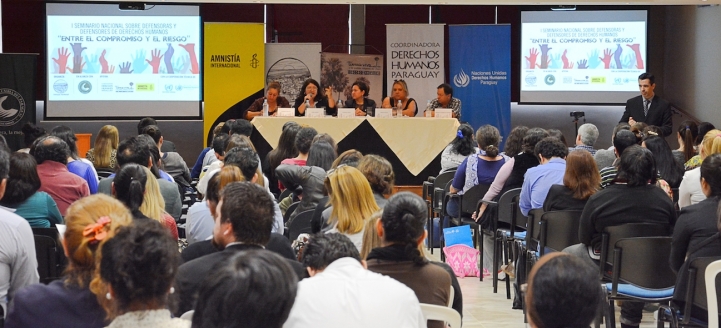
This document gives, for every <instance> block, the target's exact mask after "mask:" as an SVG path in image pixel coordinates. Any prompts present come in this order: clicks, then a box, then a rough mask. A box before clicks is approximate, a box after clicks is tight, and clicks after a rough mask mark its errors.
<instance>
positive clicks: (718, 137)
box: [678, 130, 721, 208]
mask: <svg viewBox="0 0 721 328" xmlns="http://www.w3.org/2000/svg"><path fill="white" fill-rule="evenodd" d="M720 153H721V130H711V131H709V132H706V134H705V135H704V136H703V141H701V144H700V145H699V156H700V157H701V163H703V160H704V159H705V158H706V157H709V156H711V155H713V154H720ZM678 195H679V196H678V207H680V208H682V207H686V206H689V205H693V204H696V203H698V202H700V201H702V200H704V199H706V195H704V193H703V190H702V189H701V167H697V168H695V169H692V170H689V171H686V173H685V174H684V175H683V180H681V185H680V186H679V187H678Z"/></svg>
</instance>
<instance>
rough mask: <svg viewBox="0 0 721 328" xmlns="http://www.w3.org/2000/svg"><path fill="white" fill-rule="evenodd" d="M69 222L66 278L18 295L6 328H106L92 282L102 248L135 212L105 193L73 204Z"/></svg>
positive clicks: (128, 223)
mask: <svg viewBox="0 0 721 328" xmlns="http://www.w3.org/2000/svg"><path fill="white" fill-rule="evenodd" d="M65 221H66V223H67V226H66V229H65V233H64V235H63V238H62V239H61V240H62V243H63V249H64V250H65V256H66V257H67V258H68V268H67V269H66V270H65V274H64V278H63V279H62V280H55V281H53V282H51V283H50V284H48V285H43V284H35V285H32V286H29V287H27V288H24V289H22V290H21V291H20V292H19V293H17V294H16V295H15V298H14V299H13V306H12V307H11V308H10V312H9V313H8V318H7V322H6V323H5V328H12V327H68V328H72V327H89V328H92V327H98V328H100V327H105V326H107V324H108V322H106V321H105V316H106V314H105V310H103V308H102V307H101V306H100V304H99V303H98V298H97V297H96V296H95V294H93V293H92V292H91V291H90V282H91V281H92V280H93V279H94V278H95V277H96V271H95V267H96V264H97V263H96V259H98V258H99V255H98V253H99V252H98V250H99V249H100V248H101V247H102V245H103V244H104V243H105V242H107V241H108V240H109V239H111V238H113V236H114V235H115V232H116V231H117V230H118V229H119V228H120V227H124V226H128V225H130V224H131V222H132V217H131V216H130V212H128V209H127V208H125V206H123V204H121V203H120V202H119V201H117V200H115V199H112V198H111V197H109V196H106V195H103V194H100V195H93V196H89V197H85V198H83V199H81V200H78V201H77V202H75V203H73V205H71V206H70V207H69V208H68V215H67V216H66V217H65ZM102 296H103V297H104V296H105V295H102Z"/></svg>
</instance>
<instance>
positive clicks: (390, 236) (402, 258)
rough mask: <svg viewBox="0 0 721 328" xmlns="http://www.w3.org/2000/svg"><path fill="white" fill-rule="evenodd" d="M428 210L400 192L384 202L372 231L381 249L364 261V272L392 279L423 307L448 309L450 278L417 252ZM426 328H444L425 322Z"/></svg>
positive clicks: (415, 196)
mask: <svg viewBox="0 0 721 328" xmlns="http://www.w3.org/2000/svg"><path fill="white" fill-rule="evenodd" d="M427 216H428V209H427V206H426V202H425V201H424V200H423V199H422V198H421V197H419V196H418V195H415V194H412V193H410V192H400V193H397V194H395V195H393V196H391V198H389V199H388V204H386V206H385V208H384V209H383V215H382V216H381V218H380V220H378V223H376V229H377V231H378V236H379V237H380V238H381V247H379V248H374V249H373V250H372V251H371V252H370V254H368V257H367V259H366V261H367V263H368V270H370V271H373V272H377V273H380V274H383V275H386V276H389V277H391V278H393V279H396V280H398V281H400V282H402V283H403V284H405V285H406V286H408V287H409V288H410V289H412V290H413V291H414V292H415V293H416V296H417V297H418V301H420V302H421V303H424V304H434V305H441V306H448V301H449V299H450V295H449V294H450V289H451V276H450V274H448V272H447V271H446V270H444V269H443V268H441V267H440V266H437V265H433V264H430V262H428V260H427V259H426V258H425V257H424V256H423V254H421V252H420V251H419V250H418V245H419V244H421V243H423V240H425V238H426V236H427V235H428V233H427V232H426V231H425V225H426V218H427ZM428 327H433V328H435V327H444V325H443V323H442V322H439V321H429V322H428Z"/></svg>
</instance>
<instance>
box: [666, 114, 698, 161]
mask: <svg viewBox="0 0 721 328" xmlns="http://www.w3.org/2000/svg"><path fill="white" fill-rule="evenodd" d="M697 137H698V125H696V122H694V121H691V120H686V121H683V122H681V125H679V126H678V131H677V133H676V140H677V141H678V149H674V150H672V151H671V152H672V153H673V158H674V159H676V161H677V162H679V164H681V166H683V165H684V163H686V162H687V161H689V160H690V159H691V157H694V156H696V147H695V144H694V142H695V141H696V138H697Z"/></svg>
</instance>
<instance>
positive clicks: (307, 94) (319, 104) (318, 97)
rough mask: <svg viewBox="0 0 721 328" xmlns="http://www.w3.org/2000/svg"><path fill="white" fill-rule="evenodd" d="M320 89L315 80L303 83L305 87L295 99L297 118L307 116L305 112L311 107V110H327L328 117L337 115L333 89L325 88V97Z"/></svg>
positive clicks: (301, 88)
mask: <svg viewBox="0 0 721 328" xmlns="http://www.w3.org/2000/svg"><path fill="white" fill-rule="evenodd" d="M320 91H321V89H320V84H318V81H316V80H313V79H307V80H305V82H303V86H302V87H300V92H299V93H298V98H295V105H294V106H293V107H295V116H305V110H306V109H307V108H308V106H309V105H310V108H325V109H326V111H325V112H326V114H327V115H333V116H335V114H336V108H335V100H333V88H331V87H327V88H325V95H323V94H322V93H321V92H320Z"/></svg>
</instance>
